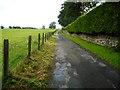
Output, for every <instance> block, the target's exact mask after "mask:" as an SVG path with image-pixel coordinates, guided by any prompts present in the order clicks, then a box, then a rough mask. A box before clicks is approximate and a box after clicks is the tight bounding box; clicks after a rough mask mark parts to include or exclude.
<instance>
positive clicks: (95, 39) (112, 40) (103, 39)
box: [64, 31, 118, 47]
mask: <svg viewBox="0 0 120 90" xmlns="http://www.w3.org/2000/svg"><path fill="white" fill-rule="evenodd" d="M64 33H66V34H68V35H71V36H74V37H79V38H81V39H83V40H86V41H89V42H92V43H95V44H98V45H102V46H108V47H116V46H117V45H118V39H117V37H111V36H107V35H99V36H90V35H86V34H79V35H76V34H69V33H68V32H67V31H64Z"/></svg>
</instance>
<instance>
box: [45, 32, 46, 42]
mask: <svg viewBox="0 0 120 90" xmlns="http://www.w3.org/2000/svg"><path fill="white" fill-rule="evenodd" d="M45 42H46V33H45Z"/></svg>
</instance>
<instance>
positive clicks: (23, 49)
mask: <svg viewBox="0 0 120 90" xmlns="http://www.w3.org/2000/svg"><path fill="white" fill-rule="evenodd" d="M53 31H54V30H45V29H44V30H41V29H2V30H0V35H2V36H1V37H2V38H0V46H3V40H4V39H8V40H9V69H13V68H15V67H16V66H17V64H18V63H20V62H21V60H23V59H24V58H26V57H27V50H28V49H27V47H28V36H29V35H31V36H32V51H34V50H36V49H37V42H38V40H37V38H38V33H40V34H41V37H42V33H48V32H53ZM1 33H2V34H1ZM0 48H1V47H0ZM2 50H3V48H2V49H1V51H0V53H1V55H0V58H2V54H3V52H2ZM2 62H3V59H0V68H2V66H3V65H2ZM1 75H2V71H1V70H0V76H1Z"/></svg>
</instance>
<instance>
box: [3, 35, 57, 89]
mask: <svg viewBox="0 0 120 90" xmlns="http://www.w3.org/2000/svg"><path fill="white" fill-rule="evenodd" d="M55 40H56V36H55V35H54V36H52V38H50V39H49V40H48V41H47V42H45V44H44V45H43V46H42V47H41V50H40V51H38V50H35V51H33V52H32V57H31V59H27V58H26V59H25V60H22V62H20V64H18V65H17V67H16V68H15V69H13V70H12V71H11V72H10V75H9V78H8V80H7V81H6V83H4V84H3V86H4V88H7V89H8V88H9V89H20V88H21V89H26V90H32V89H35V88H36V89H38V88H39V89H40V88H47V87H48V77H49V69H50V68H51V61H52V60H53V57H54V51H55V50H54V46H55Z"/></svg>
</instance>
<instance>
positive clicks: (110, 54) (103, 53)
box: [62, 33, 120, 70]
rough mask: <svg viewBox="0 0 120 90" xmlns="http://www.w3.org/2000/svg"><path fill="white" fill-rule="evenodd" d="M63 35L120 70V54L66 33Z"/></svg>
mask: <svg viewBox="0 0 120 90" xmlns="http://www.w3.org/2000/svg"><path fill="white" fill-rule="evenodd" d="M62 35H63V36H64V37H66V38H68V39H70V40H72V41H74V42H75V43H77V44H79V45H80V46H82V47H83V48H85V49H86V50H88V51H90V52H92V53H94V54H95V55H96V56H98V57H100V58H101V59H103V60H105V61H106V62H108V63H109V64H111V66H113V67H114V68H116V69H119V70H120V60H119V58H118V57H119V56H120V53H118V52H115V51H113V50H112V49H108V48H106V47H103V46H99V45H96V44H93V43H90V42H87V41H85V40H82V39H80V38H77V37H72V36H69V35H67V34H64V33H62Z"/></svg>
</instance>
